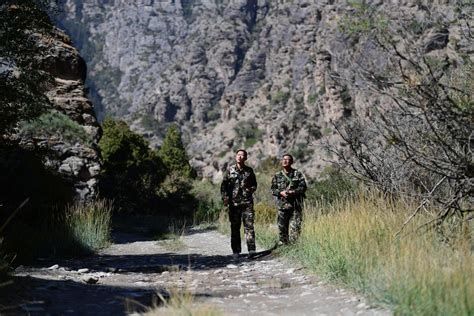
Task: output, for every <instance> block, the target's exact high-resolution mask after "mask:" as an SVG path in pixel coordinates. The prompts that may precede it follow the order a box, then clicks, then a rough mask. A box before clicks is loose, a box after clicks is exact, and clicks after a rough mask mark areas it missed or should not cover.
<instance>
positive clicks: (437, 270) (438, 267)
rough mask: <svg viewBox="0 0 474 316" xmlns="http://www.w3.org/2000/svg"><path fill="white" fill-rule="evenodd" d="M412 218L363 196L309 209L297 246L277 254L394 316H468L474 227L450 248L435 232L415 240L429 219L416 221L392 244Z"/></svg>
mask: <svg viewBox="0 0 474 316" xmlns="http://www.w3.org/2000/svg"><path fill="white" fill-rule="evenodd" d="M410 210H413V205H410V204H409V203H404V202H401V201H390V200H388V199H387V198H384V197H382V196H380V195H375V194H367V193H366V194H362V195H359V196H357V197H355V198H353V199H349V200H346V201H345V202H340V203H337V202H336V203H333V204H331V205H328V204H325V205H324V206H323V205H320V206H317V205H316V206H310V207H307V208H306V210H305V222H304V227H303V231H302V236H301V239H300V240H299V242H298V243H297V244H295V245H294V246H291V247H287V248H284V249H282V253H283V254H284V255H286V256H288V257H290V258H293V259H295V260H297V261H299V262H301V263H303V264H304V265H305V266H307V267H308V268H309V269H311V270H312V271H314V272H316V273H318V274H319V275H322V276H324V277H326V278H327V279H329V280H332V281H335V282H338V283H342V284H345V285H346V286H349V287H351V288H354V289H356V290H358V291H360V292H362V293H364V294H366V295H367V296H368V297H369V298H371V299H373V300H374V301H375V302H378V303H380V304H382V305H385V306H387V307H389V308H390V309H392V310H393V311H394V312H395V313H396V314H397V315H473V314H474V300H473V299H472V298H473V297H474V255H473V253H472V251H471V246H472V244H471V241H470V240H469V238H472V227H471V228H470V234H471V236H470V237H469V236H466V234H462V233H461V232H459V233H460V234H459V235H457V237H454V238H452V239H451V241H450V243H449V244H447V243H445V242H441V238H440V233H439V232H434V231H430V232H425V233H418V232H414V230H415V228H416V227H418V226H419V225H420V224H422V223H423V222H424V221H426V220H427V219H428V217H425V218H422V217H420V218H416V219H415V220H414V221H413V222H412V223H411V224H410V226H409V227H408V228H407V230H406V232H410V231H411V233H410V234H408V235H405V236H404V237H402V238H396V237H395V235H396V233H397V231H398V230H399V229H400V227H402V225H403V223H404V221H405V220H406V219H407V217H408V216H409V214H410V213H409V212H410ZM263 227H265V226H260V228H263ZM267 231H268V230H267ZM404 232H405V231H404Z"/></svg>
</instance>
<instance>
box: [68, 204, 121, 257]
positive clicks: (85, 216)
mask: <svg viewBox="0 0 474 316" xmlns="http://www.w3.org/2000/svg"><path fill="white" fill-rule="evenodd" d="M111 217H112V206H111V204H110V203H109V202H107V201H105V200H97V201H94V202H91V203H87V204H82V203H81V204H75V205H73V206H71V207H69V208H68V209H67V211H66V225H67V227H68V230H69V231H70V233H71V234H72V237H73V239H74V240H75V241H76V242H78V243H79V244H80V245H82V246H83V247H84V248H86V249H90V250H96V249H100V248H103V247H105V246H107V245H108V244H109V242H110V222H111Z"/></svg>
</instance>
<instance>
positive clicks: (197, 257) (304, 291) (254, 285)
mask: <svg viewBox="0 0 474 316" xmlns="http://www.w3.org/2000/svg"><path fill="white" fill-rule="evenodd" d="M229 244H230V242H229V238H228V237H226V236H223V235H221V234H219V233H218V232H216V231H213V230H198V229H193V230H190V231H189V232H188V233H187V234H186V235H185V236H183V237H181V238H180V240H179V241H160V242H156V241H150V240H146V239H141V238H140V237H138V236H136V235H126V234H121V235H116V236H115V243H114V244H113V245H111V246H110V247H109V248H107V249H106V250H104V251H102V252H101V253H100V254H99V255H97V256H93V257H90V258H85V259H81V260H78V259H76V260H70V261H61V262H50V261H44V262H43V263H42V265H41V266H36V267H20V268H18V269H17V270H16V272H15V275H16V280H15V281H16V282H15V286H16V287H17V288H18V287H19V288H21V289H23V293H27V298H28V302H26V303H25V302H24V303H23V304H21V305H19V306H18V307H16V308H14V309H11V310H8V313H10V314H15V315H16V314H18V313H23V314H30V315H69V314H70V315H122V314H125V313H127V311H128V312H130V311H131V310H134V309H135V310H136V309H137V308H138V304H137V303H127V302H130V301H134V302H139V303H140V304H143V305H145V306H150V304H151V303H152V301H153V299H154V298H155V299H156V293H157V292H158V293H163V294H166V293H168V292H167V290H170V289H177V290H179V291H182V290H185V291H187V292H190V293H192V294H193V295H194V297H195V301H196V302H197V303H198V304H199V303H200V302H205V303H206V304H211V305H213V306H215V307H216V308H217V309H219V310H221V311H222V312H223V313H224V314H225V315H251V314H253V315H255V314H258V315H290V314H291V315H389V313H388V312H387V311H383V310H379V309H373V308H371V307H370V306H368V305H367V303H366V302H365V300H364V299H363V298H361V297H360V296H358V295H354V294H352V293H350V292H348V291H345V290H342V289H338V288H334V287H333V286H329V285H327V284H325V283H324V282H322V281H320V280H318V279H317V278H316V277H314V276H310V275H308V274H307V273H306V274H305V272H304V270H303V269H302V267H298V266H293V265H290V264H289V263H288V262H286V261H285V260H283V259H280V258H275V257H273V256H272V255H271V254H270V255H265V256H261V257H259V258H256V259H252V260H249V259H248V258H245V257H242V258H239V259H237V260H233V259H232V258H231V256H229V252H230V247H229ZM171 249H174V250H171ZM86 269H87V270H86ZM95 281H97V282H96V283H95V284H88V283H86V282H90V283H94V282H95ZM5 312H6V311H3V312H0V314H4V313H5ZM8 313H7V314H8Z"/></svg>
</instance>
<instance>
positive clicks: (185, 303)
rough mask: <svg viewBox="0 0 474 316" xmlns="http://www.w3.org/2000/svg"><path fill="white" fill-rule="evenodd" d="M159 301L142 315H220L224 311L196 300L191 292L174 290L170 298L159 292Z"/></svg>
mask: <svg viewBox="0 0 474 316" xmlns="http://www.w3.org/2000/svg"><path fill="white" fill-rule="evenodd" d="M158 297H159V302H158V303H157V304H155V306H153V307H152V308H147V310H146V311H145V313H143V314H142V315H148V316H155V315H156V316H219V315H223V313H222V312H221V311H220V310H219V309H217V308H216V307H215V306H213V305H210V304H204V303H199V302H196V301H195V299H194V296H193V295H192V294H191V293H189V292H186V291H185V292H179V291H177V290H173V291H171V292H170V296H169V298H166V297H164V296H163V295H161V294H158Z"/></svg>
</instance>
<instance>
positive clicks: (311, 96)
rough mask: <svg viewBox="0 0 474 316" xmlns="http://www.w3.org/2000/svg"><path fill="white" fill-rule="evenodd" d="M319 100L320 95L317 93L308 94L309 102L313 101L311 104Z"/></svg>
mask: <svg viewBox="0 0 474 316" xmlns="http://www.w3.org/2000/svg"><path fill="white" fill-rule="evenodd" d="M317 100H318V95H317V94H310V95H309V96H308V102H309V103H311V104H314V103H316V101H317Z"/></svg>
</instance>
